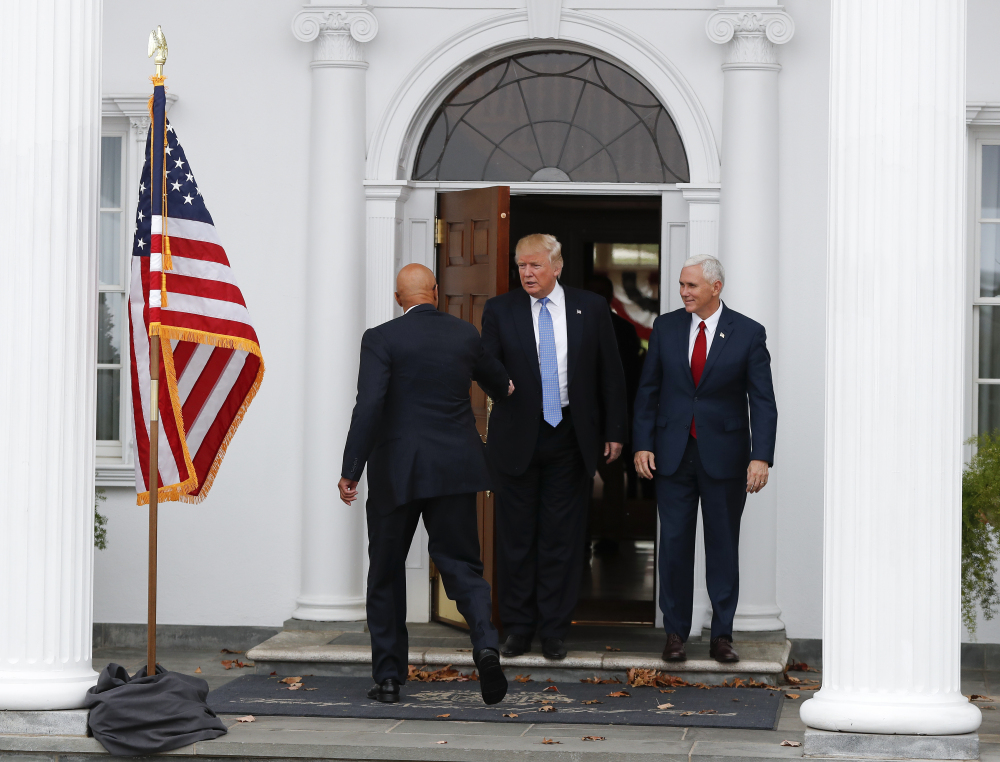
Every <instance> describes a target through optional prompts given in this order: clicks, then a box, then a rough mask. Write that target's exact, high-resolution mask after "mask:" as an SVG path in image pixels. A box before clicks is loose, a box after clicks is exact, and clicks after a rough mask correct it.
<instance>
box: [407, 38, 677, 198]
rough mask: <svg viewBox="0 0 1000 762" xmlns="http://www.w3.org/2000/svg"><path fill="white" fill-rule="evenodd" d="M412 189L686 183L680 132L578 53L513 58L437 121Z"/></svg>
mask: <svg viewBox="0 0 1000 762" xmlns="http://www.w3.org/2000/svg"><path fill="white" fill-rule="evenodd" d="M413 176H414V179H415V180H495V181H505V182H517V181H525V180H536V181H560V180H561V181H573V182H599V183H673V182H688V179H689V175H688V163H687V156H686V155H685V153H684V145H683V144H682V143H681V138H680V135H679V134H678V132H677V127H676V126H675V125H674V122H673V119H671V118H670V114H668V113H667V110H666V109H665V108H664V107H663V105H662V104H661V103H660V102H659V101H658V100H657V99H656V96H655V95H653V93H651V92H650V91H649V88H647V87H646V86H645V85H643V84H642V83H641V82H640V81H639V80H637V79H636V78H635V77H633V76H632V75H631V74H629V73H628V72H626V71H624V70H623V69H621V68H619V67H617V66H614V65H613V64H609V63H608V62H607V61H603V60H601V59H599V58H595V57H594V56H589V55H584V54H580V53H566V52H542V53H525V54H521V55H515V56H511V57H510V58H505V59H503V60H501V61H497V62H496V63H493V64H490V65H489V66H487V67H485V68H483V69H481V70H480V71H478V72H477V73H476V74H474V75H473V76H472V77H470V78H469V79H467V80H466V81H465V82H464V83H463V84H462V85H460V86H459V87H458V89H456V90H455V91H454V92H453V93H452V94H451V95H450V96H448V98H447V99H446V100H445V102H444V103H443V104H442V105H441V107H440V108H439V109H438V110H437V112H436V113H435V114H434V116H433V118H432V119H431V121H430V126H429V127H428V128H427V131H426V132H425V133H424V136H423V139H422V140H421V142H420V150H419V151H418V152H417V161H416V165H415V168H414V173H413Z"/></svg>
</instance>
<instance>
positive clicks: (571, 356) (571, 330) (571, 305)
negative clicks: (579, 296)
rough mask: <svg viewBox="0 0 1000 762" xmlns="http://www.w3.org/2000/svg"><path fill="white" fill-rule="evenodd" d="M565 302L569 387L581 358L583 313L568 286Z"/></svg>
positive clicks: (564, 291) (567, 382)
mask: <svg viewBox="0 0 1000 762" xmlns="http://www.w3.org/2000/svg"><path fill="white" fill-rule="evenodd" d="M563 300H564V301H565V302H566V303H565V304H564V305H563V308H564V309H565V310H566V342H567V344H568V345H569V347H568V351H567V362H566V364H567V371H566V384H567V386H568V385H569V383H570V382H571V381H572V380H573V370H574V369H575V368H576V361H577V359H578V358H579V357H580V343H581V341H582V340H583V311H582V310H581V309H580V307H579V306H578V305H577V300H576V296H575V294H574V293H573V291H572V290H571V289H569V288H567V287H566V286H563Z"/></svg>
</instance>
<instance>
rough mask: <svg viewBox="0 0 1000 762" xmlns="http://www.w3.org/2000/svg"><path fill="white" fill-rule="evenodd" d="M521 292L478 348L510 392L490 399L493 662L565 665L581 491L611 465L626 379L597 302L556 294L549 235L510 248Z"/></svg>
mask: <svg viewBox="0 0 1000 762" xmlns="http://www.w3.org/2000/svg"><path fill="white" fill-rule="evenodd" d="M515 261H516V262H517V269H518V273H519V274H520V277H521V286H522V287H523V288H522V289H518V290H515V291H510V292H508V293H506V294H503V295H501V296H495V297H493V298H492V299H490V300H488V301H487V302H486V306H485V309H484V310H483V347H484V348H485V350H486V351H487V352H488V353H489V354H491V355H493V356H494V357H495V358H497V359H498V360H499V361H500V362H501V363H503V365H504V367H505V368H506V369H507V373H508V374H509V375H510V379H511V381H512V382H513V383H514V386H515V387H516V391H515V392H514V393H513V394H512V395H510V396H509V397H502V398H500V399H494V405H493V412H492V414H491V415H490V424H489V436H488V437H487V440H486V456H487V458H488V459H489V462H490V465H491V466H492V469H493V471H494V472H495V474H496V477H495V479H494V484H495V492H496V495H497V510H496V526H497V588H498V594H499V602H500V621H501V623H502V624H503V630H504V634H505V635H506V638H507V639H506V641H505V642H504V643H503V644H502V645H501V646H500V653H502V654H503V655H504V656H517V655H519V654H522V653H524V652H525V651H530V650H531V641H532V638H533V637H534V636H535V635H536V634H537V635H538V636H539V637H540V639H541V642H542V655H543V656H545V657H546V658H549V659H562V658H565V656H566V647H565V645H564V643H563V639H564V637H565V634H566V631H567V630H568V629H569V625H570V621H571V619H572V614H573V609H574V608H575V607H576V599H577V592H578V590H579V588H580V578H581V576H582V574H583V544H584V537H585V533H586V528H587V508H588V503H589V496H590V479H591V477H592V476H593V475H594V470H595V469H596V468H597V459H598V458H604V459H605V461H606V462H607V463H611V462H612V461H613V460H615V459H616V458H617V457H618V456H619V455H621V451H622V444H623V443H624V442H625V440H626V437H627V432H628V427H627V423H628V418H627V415H628V414H627V408H626V400H625V373H624V372H623V371H622V363H621V358H620V357H619V355H618V345H617V343H616V342H615V329H614V327H613V326H612V324H611V313H610V312H609V311H608V303H607V302H606V301H605V300H604V298H603V297H601V296H599V295H598V294H595V293H592V292H590V291H584V290H582V289H578V288H572V287H571V286H563V285H561V284H560V283H559V280H558V278H559V275H560V273H561V272H562V264H563V263H562V251H561V248H560V246H559V242H558V241H557V240H556V239H555V238H554V237H553V236H551V235H543V234H536V235H529V236H525V237H524V238H522V239H521V240H520V241H518V242H517V248H516V255H515Z"/></svg>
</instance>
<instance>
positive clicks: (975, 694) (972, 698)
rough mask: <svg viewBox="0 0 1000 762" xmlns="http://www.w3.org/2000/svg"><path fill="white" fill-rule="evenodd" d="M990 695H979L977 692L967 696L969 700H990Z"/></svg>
mask: <svg viewBox="0 0 1000 762" xmlns="http://www.w3.org/2000/svg"><path fill="white" fill-rule="evenodd" d="M992 700H993V699H992V698H991V697H990V696H980V695H979V694H978V693H973V694H972V695H971V696H969V701H992Z"/></svg>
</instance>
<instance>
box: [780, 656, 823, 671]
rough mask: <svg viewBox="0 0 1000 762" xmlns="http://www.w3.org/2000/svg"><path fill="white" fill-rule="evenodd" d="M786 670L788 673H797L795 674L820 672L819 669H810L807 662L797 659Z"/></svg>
mask: <svg viewBox="0 0 1000 762" xmlns="http://www.w3.org/2000/svg"><path fill="white" fill-rule="evenodd" d="M785 669H786V670H787V671H790V672H791V671H795V672H819V670H818V669H813V668H812V667H810V666H809V665H808V664H806V663H805V662H802V661H795V659H792V661H791V662H790V663H789V665H788V666H787V667H785Z"/></svg>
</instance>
